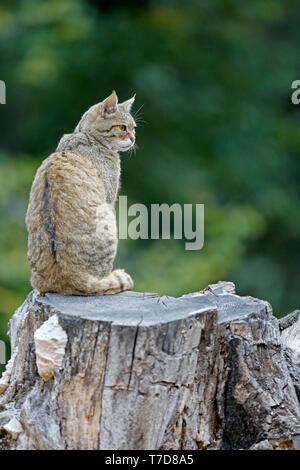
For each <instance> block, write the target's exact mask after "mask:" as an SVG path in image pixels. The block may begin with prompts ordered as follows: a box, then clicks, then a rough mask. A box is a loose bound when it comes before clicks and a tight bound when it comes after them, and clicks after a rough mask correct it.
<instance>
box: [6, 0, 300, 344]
mask: <svg viewBox="0 0 300 470" xmlns="http://www.w3.org/2000/svg"><path fill="white" fill-rule="evenodd" d="M299 10H300V5H299V3H298V2H296V1H295V0H291V1H290V2H288V3H287V2H284V1H283V0H279V1H278V2H276V3H274V2H272V1H271V0H253V1H252V2H250V3H249V2H239V1H237V0H209V1H207V2H186V1H184V0H177V1H172V2H171V1H168V0H165V1H163V0H148V1H139V2H135V1H130V2H126V3H124V2H120V1H110V2H107V1H105V0H104V1H98V2H97V1H96V0H95V1H92V0H86V1H84V0H64V1H61V0H51V1H49V0H48V1H44V2H40V1H38V0H28V1H26V2H19V1H7V0H6V1H2V3H1V6H0V54H1V77H0V78H1V79H2V80H4V81H5V82H6V84H7V104H6V105H5V106H1V108H0V122H1V149H2V152H1V156H0V170H1V171H0V207H1V216H0V227H1V232H0V240H1V243H0V259H1V263H0V295H1V305H0V311H1V312H2V313H3V314H4V315H5V318H6V319H7V318H8V316H9V315H10V314H12V313H13V310H14V309H15V308H16V307H17V306H18V305H19V304H20V303H21V302H22V300H23V299H24V296H25V294H26V293H27V292H28V291H29V290H30V285H29V269H28V266H27V261H26V231H25V227H24V216H25V211H26V205H27V200H28V195H29V190H30V185H31V182H32V179H33V176H34V173H35V170H36V168H37V167H38V166H39V164H40V162H41V159H42V158H45V157H46V156H47V155H48V154H49V153H50V152H52V151H53V150H54V149H55V147H56V144H57V141H58V140H59V138H60V137H61V135H62V134H63V133H68V132H70V131H71V130H72V129H73V128H74V126H75V125H76V123H77V121H78V120H79V117H80V115H81V114H82V113H83V112H84V111H85V110H86V109H87V107H88V106H90V105H91V104H93V103H95V102H98V101H100V100H101V99H103V98H104V97H105V96H106V95H108V94H109V93H110V92H111V90H112V89H116V90H117V92H118V94H119V97H120V99H121V100H124V99H127V98H128V97H130V96H131V95H132V94H133V93H134V92H136V93H137V99H136V106H135V109H136V110H138V109H139V108H141V107H142V109H141V110H140V111H139V112H138V114H140V115H141V117H140V118H137V120H138V121H140V126H139V128H138V135H137V142H138V145H139V150H138V152H137V154H136V155H132V156H130V155H124V154H123V156H122V162H123V177H122V194H127V195H128V196H129V199H130V201H129V202H130V203H133V202H141V203H144V204H146V205H147V206H149V205H150V204H151V203H162V202H166V203H168V204H172V203H174V202H179V203H181V204H184V203H193V204H196V203H204V204H205V245H204V248H203V249H202V250H201V251H199V252H192V251H190V252H188V251H185V249H184V243H183V242H181V241H178V240H175V241H174V240H170V241H168V240H137V241H132V240H127V241H121V242H120V245H119V254H118V259H117V263H116V264H118V265H119V266H122V265H123V266H126V269H127V270H128V271H129V272H130V273H131V274H132V275H133V277H134V280H135V283H136V289H137V290H147V291H151V290H154V291H158V292H160V293H164V294H170V295H179V294H182V293H184V292H187V291H191V290H196V289H200V288H202V287H204V286H205V285H206V284H207V283H209V282H215V281H217V280H219V279H230V280H233V281H235V282H236V283H237V286H238V291H239V293H241V294H251V295H253V296H259V297H263V298H266V299H268V300H270V301H271V303H272V304H273V306H274V308H275V312H277V313H278V314H279V315H281V314H284V313H287V312H288V311H290V310H291V309H292V308H295V307H297V305H299V300H300V299H299V297H300V295H299V287H298V286H299V281H300V279H299V278H300V274H299V269H298V266H299V262H300V255H299V234H300V218H299V184H298V181H299V177H300V163H299V149H300V137H299V132H298V127H299V117H300V111H299V110H300V107H297V106H294V105H293V104H292V103H291V100H290V96H291V83H292V81H293V80H295V79H298V78H299V60H298V49H299V47H298V45H299V40H300V28H299V13H300V11H299ZM2 323H3V322H2ZM2 323H1V325H2ZM0 328H1V326H0ZM2 334H4V332H3V333H2ZM0 338H1V335H0Z"/></svg>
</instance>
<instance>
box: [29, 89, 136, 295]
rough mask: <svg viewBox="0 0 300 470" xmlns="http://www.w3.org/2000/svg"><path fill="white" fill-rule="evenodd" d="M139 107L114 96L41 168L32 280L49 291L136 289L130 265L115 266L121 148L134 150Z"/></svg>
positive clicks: (33, 212) (33, 213) (32, 216)
mask: <svg viewBox="0 0 300 470" xmlns="http://www.w3.org/2000/svg"><path fill="white" fill-rule="evenodd" d="M131 104H132V100H129V102H125V103H123V104H120V105H118V104H117V97H116V94H115V93H113V94H112V95H110V97H108V98H107V99H106V100H104V101H103V102H101V103H99V104H98V105H94V106H92V108H90V109H89V110H88V111H87V112H86V113H85V114H84V116H83V117H82V119H81V120H80V122H79V124H78V126H77V127H76V129H75V131H74V133H72V134H67V135H65V136H63V138H62V139H61V140H60V142H59V144H58V147H57V150H56V152H54V153H53V154H52V155H50V156H49V157H48V158H47V159H45V160H44V162H43V163H42V165H41V166H40V168H39V169H38V171H37V173H36V176H35V179H34V182H33V185H32V188H31V192H30V200H29V205H28V210H27V214H26V226H27V230H28V259H29V264H30V267H31V272H32V273H31V283H32V286H33V287H35V288H36V289H38V290H39V292H40V293H41V294H44V293H45V292H58V293H61V294H73V295H91V294H96V295H103V294H113V293H117V292H120V291H123V290H127V289H132V287H133V281H132V279H131V277H130V276H129V275H128V274H127V273H126V272H125V271H124V270H121V269H117V270H114V271H113V263H114V259H115V256H116V252H117V244H118V238H117V228H116V219H115V212H114V204H115V201H116V198H117V194H118V190H119V179H120V158H119V154H118V152H119V151H125V150H127V140H128V135H129V136H130V142H131V143H132V145H133V143H134V138H135V136H134V128H135V123H134V120H133V118H132V116H131V115H130V107H131ZM124 127H126V129H125V130H124ZM124 142H125V144H124Z"/></svg>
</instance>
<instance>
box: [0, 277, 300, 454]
mask: <svg viewBox="0 0 300 470" xmlns="http://www.w3.org/2000/svg"><path fill="white" fill-rule="evenodd" d="M288 318H289V317H286V320H285V321H283V320H282V321H281V322H278V320H277V319H276V318H275V317H274V316H273V315H272V309H271V307H270V305H269V304H268V303H267V302H265V301H262V300H258V299H254V298H252V297H239V296H238V295H236V294H235V287H234V285H233V283H229V282H220V283H218V284H215V285H211V286H208V287H207V288H206V289H204V291H201V292H196V293H192V294H188V295H185V296H182V297H180V298H177V299H176V298H173V297H160V296H159V295H157V294H150V293H138V292H124V293H120V294H115V295H107V296H103V297H97V296H91V297H74V296H62V295H58V294H46V296H45V297H40V296H39V295H38V293H37V292H36V291H33V292H31V293H30V294H29V296H28V298H27V299H26V301H25V302H24V304H23V305H22V306H21V307H20V308H19V309H18V310H17V311H16V313H15V314H14V315H13V317H12V319H11V321H10V326H9V332H10V337H11V345H12V358H11V360H10V361H9V364H8V366H7V369H6V372H5V373H4V374H3V376H2V378H1V379H0V448H2V449H52V450H54V449H116V450H121V449H128V450H132V449H137V450H139V449H150V450H156V449H189V450H192V449H295V448H298V447H299V436H300V405H299V383H300V361H299V351H300V348H299V336H300V335H299V323H300V321H299V315H298V316H297V315H296V314H292V316H291V317H290V319H288ZM297 393H298V397H297Z"/></svg>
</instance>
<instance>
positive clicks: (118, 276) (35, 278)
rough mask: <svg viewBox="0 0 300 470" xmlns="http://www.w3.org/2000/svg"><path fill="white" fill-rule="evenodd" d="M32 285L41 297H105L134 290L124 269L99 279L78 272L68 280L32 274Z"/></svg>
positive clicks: (131, 281)
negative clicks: (53, 295)
mask: <svg viewBox="0 0 300 470" xmlns="http://www.w3.org/2000/svg"><path fill="white" fill-rule="evenodd" d="M31 284H32V286H33V287H35V288H36V289H37V290H38V291H39V292H40V294H41V295H45V293H46V292H56V293H59V294H65V295H105V294H116V293H118V292H122V291H125V290H130V289H132V288H133V280H132V279H131V277H130V276H129V274H127V273H126V272H125V271H124V269H116V270H114V271H112V272H111V273H110V274H108V275H107V276H104V277H102V278H97V277H95V276H92V275H90V274H88V273H80V272H76V274H75V275H74V276H72V275H70V276H69V278H68V279H60V280H59V279H57V278H56V279H55V282H53V281H52V282H51V279H50V278H49V277H48V278H47V280H45V279H44V278H43V277H41V276H40V275H38V274H37V273H34V272H33V273H32V276H31Z"/></svg>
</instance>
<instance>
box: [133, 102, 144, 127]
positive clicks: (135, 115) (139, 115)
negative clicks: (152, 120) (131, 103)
mask: <svg viewBox="0 0 300 470" xmlns="http://www.w3.org/2000/svg"><path fill="white" fill-rule="evenodd" d="M143 106H144V105H143V104H142V106H140V107H139V109H138V110H137V111H135V112H134V113H132V116H133V118H134V120H135V122H136V123H137V125H138V126H141V125H143V124H145V122H146V121H144V120H143V119H142V113H141V112H140V111H141V109H142V107H143Z"/></svg>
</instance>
